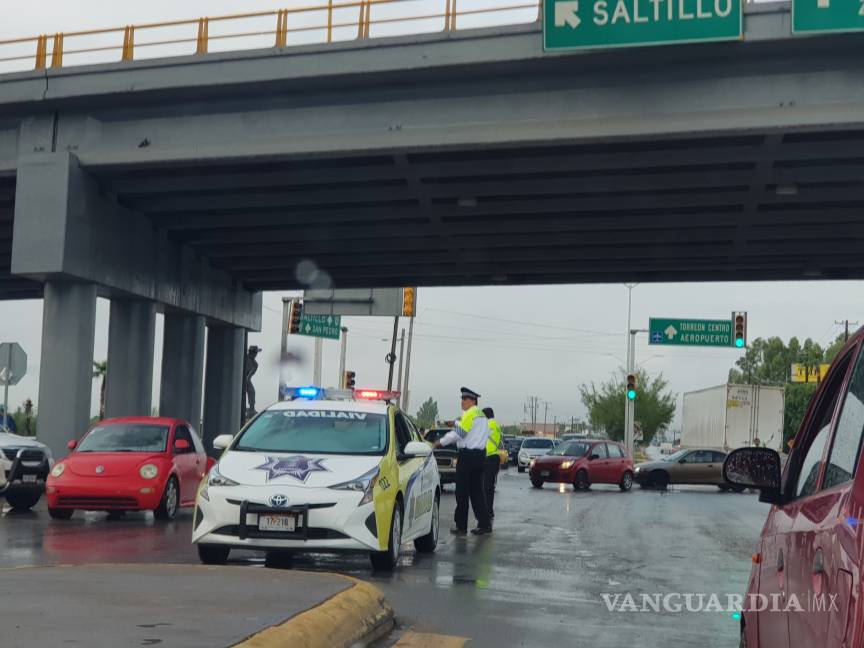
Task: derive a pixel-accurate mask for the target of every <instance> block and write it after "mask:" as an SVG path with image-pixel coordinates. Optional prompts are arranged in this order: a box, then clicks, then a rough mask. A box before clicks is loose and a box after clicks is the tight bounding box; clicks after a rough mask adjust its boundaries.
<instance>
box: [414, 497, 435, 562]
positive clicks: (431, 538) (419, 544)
mask: <svg viewBox="0 0 864 648" xmlns="http://www.w3.org/2000/svg"><path fill="white" fill-rule="evenodd" d="M439 501H440V498H439V497H438V494H437V493H436V494H435V501H434V502H433V504H432V522H431V523H430V525H429V533H427V534H426V535H424V536H421V537H419V538H417V539H416V540H415V541H414V548H415V549H416V550H417V551H419V552H420V553H432V552H433V551H435V547H437V546H438V525H439V519H438V513H439V510H440V505H439Z"/></svg>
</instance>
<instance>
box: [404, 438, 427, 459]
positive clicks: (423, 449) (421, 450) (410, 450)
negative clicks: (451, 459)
mask: <svg viewBox="0 0 864 648" xmlns="http://www.w3.org/2000/svg"><path fill="white" fill-rule="evenodd" d="M404 454H405V456H406V457H428V456H429V455H430V454H432V448H430V447H429V446H428V445H427V444H425V443H422V442H420V441H409V442H408V443H407V444H405V452H404Z"/></svg>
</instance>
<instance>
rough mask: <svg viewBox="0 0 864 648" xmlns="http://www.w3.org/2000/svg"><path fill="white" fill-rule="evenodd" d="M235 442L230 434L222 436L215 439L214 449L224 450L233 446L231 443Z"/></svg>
mask: <svg viewBox="0 0 864 648" xmlns="http://www.w3.org/2000/svg"><path fill="white" fill-rule="evenodd" d="M233 440H234V437H233V436H232V435H230V434H220V435H219V436H217V437H216V438H215V439H213V447H214V448H215V449H216V450H224V449H225V448H227V447H228V446H230V445H231V442H232V441H233Z"/></svg>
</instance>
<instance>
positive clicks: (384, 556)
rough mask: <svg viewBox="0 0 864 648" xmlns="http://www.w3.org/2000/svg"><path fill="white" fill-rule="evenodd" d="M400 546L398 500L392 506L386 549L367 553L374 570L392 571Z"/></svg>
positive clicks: (400, 532) (400, 514)
mask: <svg viewBox="0 0 864 648" xmlns="http://www.w3.org/2000/svg"><path fill="white" fill-rule="evenodd" d="M401 547H402V503H401V502H399V501H398V500H397V501H396V505H395V506H394V507H393V519H392V520H391V522H390V542H389V543H388V546H387V550H386V551H376V552H375V553H371V554H369V559H370V560H371V561H372V567H373V569H375V570H376V571H393V570H394V569H396V564H397V563H398V562H399V550H400V549H401Z"/></svg>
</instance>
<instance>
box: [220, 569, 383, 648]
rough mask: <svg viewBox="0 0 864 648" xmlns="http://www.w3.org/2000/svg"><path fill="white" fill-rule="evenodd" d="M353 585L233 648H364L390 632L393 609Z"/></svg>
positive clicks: (377, 593) (363, 586)
mask: <svg viewBox="0 0 864 648" xmlns="http://www.w3.org/2000/svg"><path fill="white" fill-rule="evenodd" d="M348 580H351V581H352V582H353V585H352V586H351V587H349V588H348V589H346V590H344V591H342V592H339V593H338V594H335V595H334V596H332V597H330V598H329V599H327V600H326V601H324V602H323V603H320V604H319V605H317V606H315V607H313V608H311V609H309V610H306V611H305V612H302V613H300V614H298V615H297V616H295V617H292V618H291V619H288V621H286V622H285V623H283V624H281V625H278V626H273V627H272V628H267V629H266V630H262V631H261V632H259V633H257V634H254V635H252V636H251V637H249V638H248V639H246V640H244V641H242V642H240V643H239V644H236V645H235V648H279V647H289V646H290V648H350V647H351V646H355V645H359V646H364V645H368V644H369V643H370V642H372V641H374V640H376V639H380V638H381V637H383V636H385V635H386V634H387V633H389V632H390V631H391V630H392V629H393V608H391V607H390V604H389V603H388V602H387V599H385V598H384V594H382V593H381V590H379V589H378V588H377V587H373V586H372V585H369V583H365V582H363V581H361V580H356V579H354V578H349V579H348Z"/></svg>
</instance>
